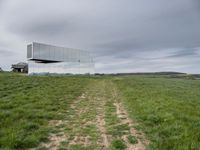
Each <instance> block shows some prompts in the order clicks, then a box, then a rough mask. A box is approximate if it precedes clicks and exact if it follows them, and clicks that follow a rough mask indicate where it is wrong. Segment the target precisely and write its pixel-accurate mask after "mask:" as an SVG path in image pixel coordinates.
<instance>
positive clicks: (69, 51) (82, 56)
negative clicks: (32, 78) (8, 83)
mask: <svg viewBox="0 0 200 150" xmlns="http://www.w3.org/2000/svg"><path fill="white" fill-rule="evenodd" d="M27 59H28V68H29V69H28V74H41V73H56V74H94V73H95V69H94V62H93V58H92V56H91V53H90V52H88V51H84V50H79V49H73V48H64V47H57V46H52V45H47V44H42V43H36V42H33V43H32V44H29V45H28V46H27Z"/></svg>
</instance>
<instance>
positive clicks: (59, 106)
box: [0, 73, 200, 150]
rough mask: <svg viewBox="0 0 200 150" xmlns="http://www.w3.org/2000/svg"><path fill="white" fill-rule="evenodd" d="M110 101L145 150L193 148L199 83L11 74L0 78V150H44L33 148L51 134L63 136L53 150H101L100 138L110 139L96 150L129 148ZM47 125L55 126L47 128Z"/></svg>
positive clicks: (199, 121)
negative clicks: (119, 108)
mask: <svg viewBox="0 0 200 150" xmlns="http://www.w3.org/2000/svg"><path fill="white" fill-rule="evenodd" d="M113 93H114V94H113ZM116 94H117V95H116ZM116 99H117V100H116ZM116 102H119V103H122V104H123V105H124V108H125V109H126V110H127V112H128V115H129V117H130V118H131V119H132V120H133V122H136V124H135V125H134V128H136V129H137V130H138V131H141V132H143V133H144V135H145V137H146V139H147V140H148V141H149V145H147V147H146V149H152V150H155V149H158V150H199V149H200V80H192V79H188V78H187V79H185V78H171V77H170V76H148V75H147V76H142V75H135V76H119V77H110V76H109V77H88V76H25V75H20V74H13V73H0V149H5V150H10V149H11V150H13V149H20V150H21V149H28V148H36V149H45V147H41V143H48V142H49V138H48V137H49V135H50V133H55V132H58V134H63V133H64V134H65V135H67V137H66V139H65V140H63V141H62V142H61V143H60V145H59V148H58V149H60V150H64V149H76V150H79V149H80V150H86V149H88V150H89V149H102V145H101V144H102V143H103V142H101V140H100V139H101V137H102V133H103V134H105V133H106V134H107V135H108V137H110V138H109V139H108V141H107V142H108V143H109V142H110V146H108V147H107V148H105V147H104V148H103V149H111V150H117V149H126V148H127V147H126V141H125V140H124V139H123V138H122V137H126V136H127V141H128V142H129V143H130V144H136V143H138V139H137V138H136V137H134V136H132V135H131V134H130V128H131V127H130V126H128V125H127V124H123V118H119V117H118V116H117V115H118V114H117V113H116V107H115V105H116ZM125 117H126V116H125ZM52 120H53V121H56V120H57V121H60V122H59V123H58V122H55V123H54V124H56V125H55V126H51V125H50V122H51V121H52ZM102 122H105V123H102ZM103 136H106V135H103ZM64 137H65V136H64ZM76 139H80V141H81V142H83V141H84V140H86V145H84V142H83V143H81V142H80V141H76ZM70 143H71V145H70V146H69V144H70ZM73 143H74V144H73ZM130 144H129V145H130ZM66 147H67V148H66ZM46 149H48V148H46Z"/></svg>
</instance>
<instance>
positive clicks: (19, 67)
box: [11, 62, 28, 73]
mask: <svg viewBox="0 0 200 150" xmlns="http://www.w3.org/2000/svg"><path fill="white" fill-rule="evenodd" d="M11 68H12V71H13V72H22V73H27V72H28V64H27V63H25V62H20V63H17V64H13V65H12V67H11Z"/></svg>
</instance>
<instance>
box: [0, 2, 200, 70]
mask: <svg viewBox="0 0 200 150" xmlns="http://www.w3.org/2000/svg"><path fill="white" fill-rule="evenodd" d="M18 2H19V3H17V2H15V3H14V2H12V1H10V0H7V1H6V2H5V3H7V5H6V7H4V8H5V9H4V11H2V15H1V16H0V19H1V20H2V22H3V23H2V26H3V28H2V29H1V28H0V33H1V30H2V31H3V33H4V34H1V35H0V44H1V45H0V46H5V45H7V46H8V47H7V49H10V48H11V47H10V46H9V44H10V45H12V40H10V41H9V40H6V42H7V43H6V44H5V41H4V40H1V39H4V36H5V37H6V36H8V35H9V36H8V37H7V39H9V37H10V36H11V37H13V39H14V40H18V41H20V43H19V45H20V48H21V47H23V46H24V48H25V44H26V43H28V42H31V41H38V42H45V43H49V44H54V45H61V46H66V47H75V48H80V49H86V50H91V51H92V52H93V54H94V55H95V57H96V58H95V60H96V63H97V64H98V65H97V66H98V67H97V71H101V72H103V71H105V72H112V71H119V72H121V71H122V72H123V71H128V70H129V71H140V70H143V71H145V70H152V71H156V70H159V71H164V70H165V69H169V70H170V67H171V68H172V69H175V67H174V64H173V63H175V62H176V63H177V67H176V69H177V70H179V68H181V69H182V70H183V71H184V72H186V71H187V69H188V67H185V68H184V67H183V66H184V65H185V66H187V64H189V63H190V62H191V63H193V64H194V65H196V61H197V58H198V57H199V51H198V50H197V49H196V47H198V46H199V44H200V30H199V26H200V19H199V17H200V13H199V12H200V11H199V10H200V9H199V8H200V7H199V6H200V5H199V4H200V2H199V1H198V0H174V1H166V0H151V1H146V0H126V1H123V0H119V1H115V0H102V1H98V0H85V1H84V2H83V1H79V0H61V1H47V0H44V1H42V2H41V1H39V0H34V1H33V0H29V1H25V0H19V1H18ZM0 5H1V0H0ZM2 6H3V5H2ZM9 6H10V7H9ZM47 6H48V7H47ZM0 7H1V6H0ZM36 8H37V9H36ZM0 13H1V10H0ZM2 41H3V42H2ZM12 47H13V45H12ZM20 48H19V47H16V49H18V50H19V49H20ZM170 49H174V50H170ZM18 50H16V51H18ZM12 51H15V50H12ZM23 51H24V56H25V53H26V50H25V49H24V50H23ZM18 52H19V51H18ZM0 57H1V55H0ZM16 57H18V56H17V55H16ZM114 62H117V63H114ZM179 62H181V63H182V65H181V66H180V65H178V63H179ZM162 69H163V70H162ZM190 71H191V69H190ZM196 71H197V70H195V72H196ZM199 71H200V70H199Z"/></svg>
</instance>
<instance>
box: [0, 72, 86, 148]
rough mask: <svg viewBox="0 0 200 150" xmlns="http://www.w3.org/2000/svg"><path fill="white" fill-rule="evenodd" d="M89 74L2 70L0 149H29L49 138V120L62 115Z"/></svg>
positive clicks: (0, 87)
mask: <svg viewBox="0 0 200 150" xmlns="http://www.w3.org/2000/svg"><path fill="white" fill-rule="evenodd" d="M86 84H88V81H87V79H86V78H74V77H36V76H34V77H28V76H22V75H18V74H9V73H2V74H0V149H26V148H29V147H34V146H37V145H38V144H39V143H40V142H42V141H46V140H47V137H48V133H49V132H51V130H52V128H49V126H48V122H49V121H50V120H54V119H58V118H60V119H62V118H63V117H64V115H63V114H64V113H65V112H66V110H67V109H68V107H69V104H70V103H71V102H72V101H73V100H74V99H75V98H76V97H77V96H79V95H80V94H81V93H82V91H83V88H84V86H85V85H86Z"/></svg>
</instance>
